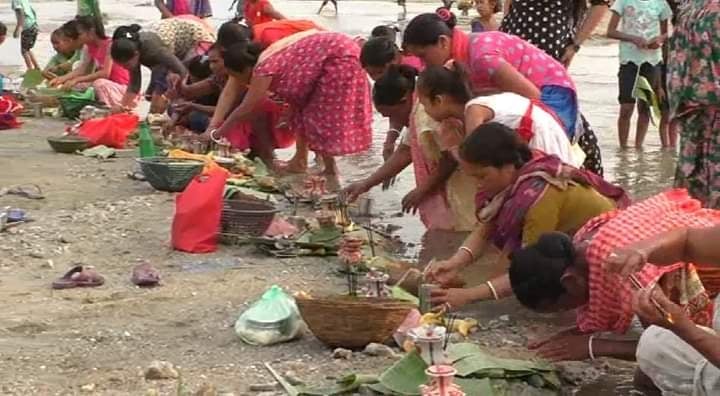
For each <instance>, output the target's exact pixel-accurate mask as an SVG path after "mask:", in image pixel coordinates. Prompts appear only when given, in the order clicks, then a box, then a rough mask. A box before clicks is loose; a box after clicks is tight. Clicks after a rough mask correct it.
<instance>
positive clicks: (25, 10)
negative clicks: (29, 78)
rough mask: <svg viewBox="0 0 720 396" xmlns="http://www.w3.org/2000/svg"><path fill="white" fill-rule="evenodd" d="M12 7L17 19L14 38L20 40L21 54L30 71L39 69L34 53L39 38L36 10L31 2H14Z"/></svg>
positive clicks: (20, 0)
mask: <svg viewBox="0 0 720 396" xmlns="http://www.w3.org/2000/svg"><path fill="white" fill-rule="evenodd" d="M10 6H11V7H12V9H13V11H15V18H17V25H16V26H15V32H14V33H13V38H20V52H21V53H22V57H23V59H24V60H25V66H27V68H28V70H31V69H39V68H40V67H39V66H38V63H37V60H35V55H33V53H32V49H33V47H34V46H35V41H36V40H37V36H38V24H37V15H36V14H35V10H34V9H33V8H32V6H31V5H30V1H29V0H12V1H11V2H10Z"/></svg>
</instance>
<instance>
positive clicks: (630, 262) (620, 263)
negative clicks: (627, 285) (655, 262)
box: [604, 248, 648, 278]
mask: <svg viewBox="0 0 720 396" xmlns="http://www.w3.org/2000/svg"><path fill="white" fill-rule="evenodd" d="M647 260H648V254H647V253H646V252H644V251H643V250H641V249H633V248H625V249H616V250H615V251H614V252H612V253H610V255H609V256H608V258H607V259H606V260H605V264H604V268H605V270H606V271H608V272H613V273H616V274H619V275H620V276H621V277H622V278H626V277H628V276H630V275H632V274H634V273H636V272H638V271H640V270H642V269H643V267H644V266H645V264H647Z"/></svg>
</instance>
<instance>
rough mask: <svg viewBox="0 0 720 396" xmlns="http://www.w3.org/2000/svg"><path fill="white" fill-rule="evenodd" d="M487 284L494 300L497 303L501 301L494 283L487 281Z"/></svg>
mask: <svg viewBox="0 0 720 396" xmlns="http://www.w3.org/2000/svg"><path fill="white" fill-rule="evenodd" d="M485 284H486V285H487V287H488V289H490V293H492V295H493V298H494V299H495V300H496V301H497V300H499V299H500V297H498V294H497V291H495V286H493V284H492V282H491V281H487V282H485Z"/></svg>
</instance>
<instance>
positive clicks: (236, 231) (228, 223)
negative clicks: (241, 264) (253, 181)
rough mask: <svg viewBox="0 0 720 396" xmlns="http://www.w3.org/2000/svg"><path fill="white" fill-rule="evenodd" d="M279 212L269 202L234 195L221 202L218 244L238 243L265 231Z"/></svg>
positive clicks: (240, 194) (244, 195) (242, 195)
mask: <svg viewBox="0 0 720 396" xmlns="http://www.w3.org/2000/svg"><path fill="white" fill-rule="evenodd" d="M278 212H279V210H278V209H277V208H276V207H275V205H274V204H272V203H271V202H269V201H265V200H261V199H258V198H255V197H252V196H249V195H246V194H242V193H235V194H234V195H233V196H232V197H231V198H230V199H225V200H224V201H223V209H222V215H221V216H220V242H221V243H223V244H226V245H232V244H236V243H240V242H242V241H244V240H245V239H246V238H249V237H257V236H261V235H262V234H264V233H265V231H267V229H268V228H269V227H270V224H272V221H273V219H274V218H275V214H276V213H278Z"/></svg>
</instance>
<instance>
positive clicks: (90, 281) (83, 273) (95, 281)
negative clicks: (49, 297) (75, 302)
mask: <svg viewBox="0 0 720 396" xmlns="http://www.w3.org/2000/svg"><path fill="white" fill-rule="evenodd" d="M103 284H105V278H103V277H102V276H100V275H99V274H98V273H97V272H96V271H95V270H94V269H93V268H92V267H83V266H82V265H78V266H75V267H73V268H72V269H70V271H68V272H67V273H66V274H65V275H63V276H62V278H60V279H58V280H56V281H55V282H53V284H52V288H53V289H57V290H62V289H73V288H76V287H97V286H102V285H103Z"/></svg>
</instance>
